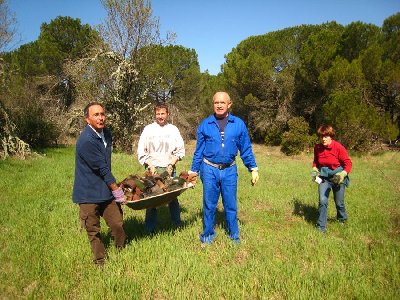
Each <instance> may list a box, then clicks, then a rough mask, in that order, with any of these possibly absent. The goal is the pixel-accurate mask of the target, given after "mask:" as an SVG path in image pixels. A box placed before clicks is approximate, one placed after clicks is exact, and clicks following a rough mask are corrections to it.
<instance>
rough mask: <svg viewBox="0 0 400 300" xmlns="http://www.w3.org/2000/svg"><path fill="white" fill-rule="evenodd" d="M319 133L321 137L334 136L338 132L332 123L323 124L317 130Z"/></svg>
mask: <svg viewBox="0 0 400 300" xmlns="http://www.w3.org/2000/svg"><path fill="white" fill-rule="evenodd" d="M317 134H318V136H320V137H323V136H330V137H332V138H333V137H334V136H335V135H336V132H335V129H333V127H332V126H331V125H321V126H319V128H318V130H317Z"/></svg>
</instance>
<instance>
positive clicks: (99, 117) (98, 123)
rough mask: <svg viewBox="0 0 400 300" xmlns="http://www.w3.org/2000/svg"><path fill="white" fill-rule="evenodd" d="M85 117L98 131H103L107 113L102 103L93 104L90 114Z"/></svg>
mask: <svg viewBox="0 0 400 300" xmlns="http://www.w3.org/2000/svg"><path fill="white" fill-rule="evenodd" d="M85 119H86V122H87V123H88V124H89V125H90V126H92V127H93V128H94V129H95V130H96V131H97V132H101V131H102V130H103V128H104V126H105V121H106V114H105V112H104V109H103V108H102V107H101V106H100V105H92V106H90V107H89V115H88V116H87V117H86V118H85Z"/></svg>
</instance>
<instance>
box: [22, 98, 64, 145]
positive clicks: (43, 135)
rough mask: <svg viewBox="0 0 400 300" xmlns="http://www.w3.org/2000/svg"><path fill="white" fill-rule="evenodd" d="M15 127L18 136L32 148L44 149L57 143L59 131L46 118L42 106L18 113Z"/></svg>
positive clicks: (31, 107) (28, 108)
mask: <svg viewBox="0 0 400 300" xmlns="http://www.w3.org/2000/svg"><path fill="white" fill-rule="evenodd" d="M14 121H15V125H16V133H17V135H18V136H19V137H20V138H21V139H22V140H24V141H25V142H27V143H28V144H29V145H30V146H31V147H32V148H36V149H38V148H43V147H47V146H50V145H53V144H55V143H57V137H58V136H59V130H58V129H57V126H56V124H55V123H53V122H52V121H51V120H49V118H48V117H47V116H46V114H45V112H44V109H43V108H42V107H40V106H35V105H28V106H27V107H26V108H25V109H24V110H23V111H20V112H18V113H16V115H15V119H14Z"/></svg>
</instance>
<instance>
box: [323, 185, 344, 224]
mask: <svg viewBox="0 0 400 300" xmlns="http://www.w3.org/2000/svg"><path fill="white" fill-rule="evenodd" d="M345 189H346V186H345V185H344V184H343V183H342V184H340V185H336V184H334V183H333V182H331V181H329V180H327V179H324V180H323V181H322V182H321V184H320V185H319V187H318V191H319V207H318V211H319V218H318V222H317V226H318V228H319V229H320V230H323V231H325V230H326V223H327V221H328V198H329V193H330V191H331V190H332V192H333V198H334V200H335V205H336V217H337V219H338V220H339V221H340V222H345V221H346V220H347V213H346V208H345V206H344V191H345Z"/></svg>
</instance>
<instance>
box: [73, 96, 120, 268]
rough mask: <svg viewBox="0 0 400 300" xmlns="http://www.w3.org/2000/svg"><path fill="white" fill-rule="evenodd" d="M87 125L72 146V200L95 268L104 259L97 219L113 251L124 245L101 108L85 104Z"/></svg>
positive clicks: (108, 133) (93, 103) (102, 107)
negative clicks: (103, 224)
mask: <svg viewBox="0 0 400 300" xmlns="http://www.w3.org/2000/svg"><path fill="white" fill-rule="evenodd" d="M84 115H85V119H86V122H87V125H86V127H85V129H84V130H83V131H82V133H81V135H80V136H79V139H78V141H77V143H76V153H75V181H74V189H73V193H72V200H73V202H74V203H77V204H79V215H80V219H81V224H82V226H83V227H84V228H85V229H86V232H87V235H88V238H89V242H90V245H91V248H92V252H93V261H94V263H95V264H98V265H103V264H104V260H105V257H106V253H105V248H104V244H103V242H102V241H101V239H100V216H101V217H103V218H104V220H105V221H106V223H107V225H108V226H109V227H110V229H111V234H112V236H113V238H114V241H115V245H116V247H117V248H123V247H124V244H125V238H126V235H125V231H124V228H123V218H122V209H121V203H123V202H124V201H125V196H124V192H123V191H122V189H121V188H120V187H118V185H117V184H116V180H115V178H114V176H113V174H112V173H111V152H112V147H111V146H112V137H111V132H110V131H109V130H108V129H107V128H105V120H106V115H105V110H104V106H103V105H102V104H100V103H97V102H91V103H89V104H88V105H87V106H86V107H85V109H84Z"/></svg>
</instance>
